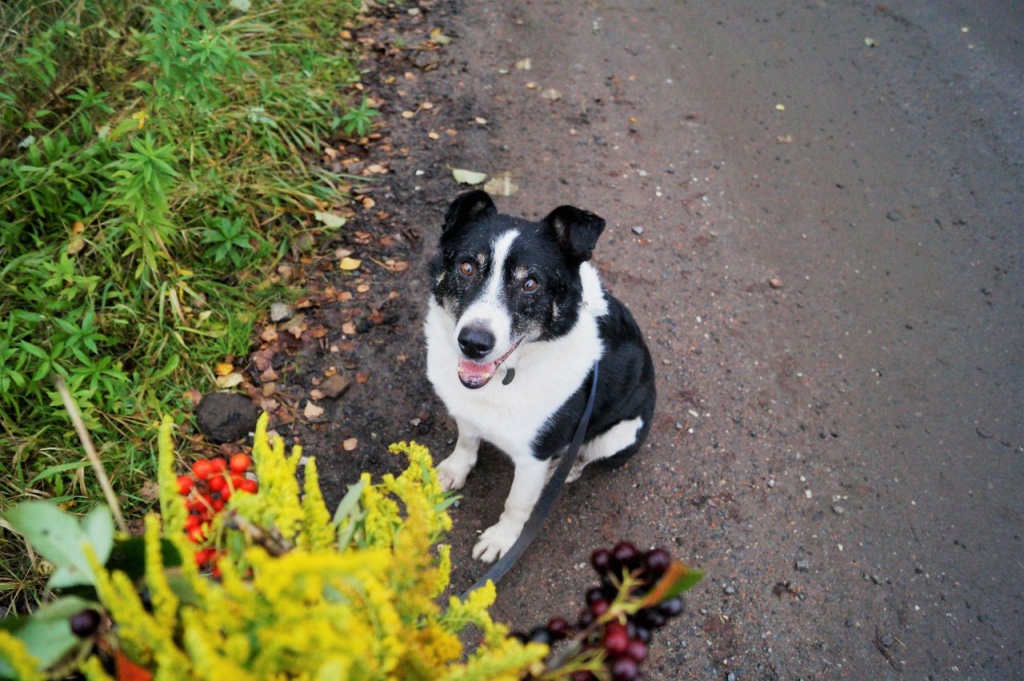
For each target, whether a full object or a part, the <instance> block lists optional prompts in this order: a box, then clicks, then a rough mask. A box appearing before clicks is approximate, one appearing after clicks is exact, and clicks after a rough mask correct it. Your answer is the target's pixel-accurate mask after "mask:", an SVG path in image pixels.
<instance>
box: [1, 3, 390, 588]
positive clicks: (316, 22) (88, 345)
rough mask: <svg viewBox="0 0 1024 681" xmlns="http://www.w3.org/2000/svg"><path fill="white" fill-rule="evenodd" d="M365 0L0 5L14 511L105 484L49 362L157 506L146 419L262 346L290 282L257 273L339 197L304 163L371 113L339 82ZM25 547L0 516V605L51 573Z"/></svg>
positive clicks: (5, 334)
mask: <svg viewBox="0 0 1024 681" xmlns="http://www.w3.org/2000/svg"><path fill="white" fill-rule="evenodd" d="M357 5H358V3H357V2H355V1H354V0H342V1H338V0H294V1H293V2H288V3H275V2H269V1H268V2H255V1H254V2H253V3H252V7H251V9H249V10H240V9H238V8H235V7H233V6H232V3H231V2H229V1H228V0H215V1H213V2H207V3H195V2H190V1H189V0H164V1H163V2H161V3H135V2H131V1H130V0H68V1H67V2H59V3H58V2H48V3H37V2H31V1H30V0H12V1H11V2H5V3H2V4H0V63H2V64H4V68H3V69H0V451H3V452H5V456H4V457H0V481H2V482H0V510H2V508H3V507H5V506H6V505H8V504H9V503H12V502H14V501H17V500H18V499H22V498H33V497H56V498H59V499H61V500H62V501H63V503H64V504H65V506H66V507H68V508H71V509H81V508H83V507H87V506H89V505H90V504H91V503H92V501H91V500H92V498H93V497H94V496H95V492H96V488H95V486H94V483H93V482H92V480H91V478H90V476H88V475H86V474H85V469H83V467H82V464H81V459H82V458H81V454H80V453H79V452H78V451H77V448H76V447H75V446H74V445H73V444H69V443H71V442H72V440H71V439H70V438H69V437H68V435H69V424H68V421H67V418H66V417H65V416H64V414H63V413H62V412H61V410H59V409H57V408H55V407H56V405H58V404H59V399H58V398H57V396H56V393H55V391H54V390H53V388H52V384H51V380H50V379H51V376H54V375H57V376H61V377H63V378H64V379H65V381H66V383H67V385H68V388H69V390H70V392H71V394H72V395H73V396H74V398H75V400H76V401H77V402H78V403H79V404H80V405H81V406H82V410H83V416H84V419H85V422H86V423H87V424H88V426H89V428H90V429H91V430H92V431H93V434H94V436H95V437H96V439H97V444H98V446H99V447H100V449H101V450H103V451H104V452H105V456H109V458H108V460H107V466H108V468H109V469H110V473H111V477H112V478H113V479H114V480H115V481H116V484H117V486H118V487H119V493H120V494H121V495H122V498H124V499H126V500H127V501H128V502H129V503H128V507H129V511H133V510H134V511H138V510H141V507H142V506H144V504H145V502H143V501H142V500H141V499H138V498H137V497H136V496H135V493H136V491H137V490H138V489H139V488H140V487H141V484H142V482H143V481H144V480H146V479H151V478H152V477H153V466H154V461H153V456H152V452H151V450H150V447H149V446H148V445H147V444H145V443H147V442H148V441H149V438H148V437H147V434H148V431H149V428H150V424H152V423H154V422H155V421H157V420H158V416H159V414H160V413H167V412H170V411H173V410H176V409H177V407H179V406H180V398H181V394H182V392H183V390H185V389H186V388H192V387H196V388H200V389H203V388H209V387H211V385H210V383H208V382H207V381H209V380H210V379H212V376H211V374H210V372H209V370H208V369H207V367H208V366H209V365H210V364H212V363H213V362H216V361H218V360H219V359H221V358H223V356H224V355H226V354H235V355H241V354H244V353H245V352H246V351H247V349H248V345H247V344H248V339H249V337H250V335H251V331H252V324H253V318H252V316H251V314H252V313H251V310H252V309H253V308H254V306H256V305H258V304H259V302H260V301H261V300H262V299H263V298H265V297H269V296H272V295H274V294H275V293H276V292H275V291H273V290H271V289H270V288H269V287H263V288H259V287H257V286H256V284H258V283H259V282H261V281H262V277H261V276H259V272H261V271H265V270H267V269H269V268H270V267H271V266H272V264H273V260H274V259H275V258H276V257H278V254H280V253H283V252H286V251H287V248H288V242H289V240H290V239H291V238H292V233H291V231H290V230H292V229H300V230H301V229H304V228H305V226H304V225H303V222H304V221H305V220H308V217H310V216H312V214H313V213H314V212H315V211H319V210H324V209H325V208H327V207H329V206H330V205H331V204H332V203H333V202H337V201H339V200H341V199H342V198H343V197H340V196H339V195H338V193H337V190H336V186H337V183H336V182H334V181H333V179H334V178H332V177H330V176H329V175H327V174H324V173H322V172H316V173H314V172H312V171H311V170H310V169H309V167H310V165H311V164H310V163H308V160H309V158H310V157H312V155H314V154H319V153H320V151H321V148H322V140H324V139H326V138H327V137H328V136H329V135H331V134H333V133H334V132H335V131H337V130H339V129H341V130H348V129H349V126H350V125H351V126H355V127H353V128H351V130H352V133H349V134H363V132H361V131H366V130H369V126H370V119H371V117H372V116H373V115H374V114H375V113H376V112H374V111H373V110H372V109H370V108H368V106H367V104H366V101H365V99H364V100H363V101H362V102H361V103H359V104H356V105H354V107H352V105H351V104H350V103H349V102H346V100H345V98H344V97H343V96H342V95H341V94H340V93H341V92H343V91H344V89H345V87H346V86H347V85H349V84H351V83H352V82H354V81H355V79H356V71H355V69H354V68H353V67H352V65H351V63H350V62H349V60H348V59H347V58H346V56H345V54H344V52H339V49H338V45H337V43H336V37H335V36H337V35H338V33H339V32H340V30H341V29H342V28H344V27H345V25H346V23H347V22H348V21H350V20H351V18H352V17H353V16H354V13H355V11H356V7H357ZM349 107H352V108H351V111H350V110H349ZM353 111H354V112H357V113H354V114H353V113H352V112H353ZM335 112H340V113H335ZM286 213H287V214H291V215H294V216H296V217H298V218H299V219H297V220H292V219H288V220H283V219H279V218H281V217H282V216H284V215H285V214H286ZM292 225H296V226H297V227H294V228H293V227H292ZM247 272H248V273H247ZM9 452H10V453H13V456H8V455H7V453H9ZM18 546H19V543H18V542H17V540H14V539H12V538H11V536H10V535H9V534H8V533H6V532H3V531H0V608H3V607H4V606H7V607H10V606H12V605H13V606H14V607H17V608H22V607H24V606H25V605H27V604H30V603H31V602H32V600H33V599H35V597H36V596H37V595H38V593H39V592H38V589H37V584H35V582H33V579H32V578H26V579H24V580H20V581H19V579H12V578H11V576H13V575H26V574H28V575H38V572H37V570H36V569H35V568H34V566H33V565H32V564H31V562H30V561H29V560H28V558H27V557H22V558H18V557H16V556H17V554H18V552H17V551H16V549H17V548H18Z"/></svg>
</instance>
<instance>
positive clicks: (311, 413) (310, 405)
mask: <svg viewBox="0 0 1024 681" xmlns="http://www.w3.org/2000/svg"><path fill="white" fill-rule="evenodd" d="M302 415H303V416H305V417H306V418H307V419H310V420H311V419H317V418H320V417H321V416H323V415H324V408H323V407H321V406H318V405H317V404H315V403H314V402H313V401H312V400H310V401H309V402H306V407H305V408H304V409H303V410H302Z"/></svg>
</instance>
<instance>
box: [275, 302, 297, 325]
mask: <svg viewBox="0 0 1024 681" xmlns="http://www.w3.org/2000/svg"><path fill="white" fill-rule="evenodd" d="M294 316H295V310H293V309H292V307H291V305H288V304H287V303H273V304H272V305H271V306H270V321H272V322H274V323H275V324H277V323H278V322H285V321H288V320H289V319H291V318H292V317H294Z"/></svg>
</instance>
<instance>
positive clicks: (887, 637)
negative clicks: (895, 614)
mask: <svg viewBox="0 0 1024 681" xmlns="http://www.w3.org/2000/svg"><path fill="white" fill-rule="evenodd" d="M881 641H882V645H883V646H885V647H886V648H891V647H892V644H893V643H894V641H893V638H892V634H883V635H882V638H881Z"/></svg>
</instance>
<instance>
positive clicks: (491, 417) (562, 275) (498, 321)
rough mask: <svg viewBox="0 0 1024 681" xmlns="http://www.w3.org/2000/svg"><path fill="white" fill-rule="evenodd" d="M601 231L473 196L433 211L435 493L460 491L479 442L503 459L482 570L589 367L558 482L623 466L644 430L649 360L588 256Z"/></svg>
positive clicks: (559, 212)
mask: <svg viewBox="0 0 1024 681" xmlns="http://www.w3.org/2000/svg"><path fill="white" fill-rule="evenodd" d="M604 225H605V222H604V220H602V219H601V218H599V217H598V216H596V215H594V214H593V213H590V212H588V211H585V210H580V209H579V208H573V207H572V206H562V207H560V208H556V209H555V210H554V211H552V212H551V214H549V215H548V216H547V217H545V218H544V219H543V220H541V221H540V222H530V221H528V220H524V219H521V218H515V217H511V216H508V215H502V214H499V213H498V211H497V209H496V208H495V206H494V202H493V201H492V200H491V197H490V196H489V195H488V194H487V193H486V192H482V191H472V192H468V193H466V194H462V195H461V196H459V197H458V198H456V199H455V201H454V202H453V203H452V205H451V207H450V208H449V209H448V213H447V214H446V215H445V219H444V227H443V229H442V232H441V239H440V248H439V251H438V253H437V255H436V256H435V257H434V259H433V260H432V261H431V265H430V275H431V279H432V284H433V295H432V296H431V298H430V302H429V310H428V312H427V319H426V323H425V330H426V339H427V376H428V377H429V379H430V382H431V383H432V384H433V385H434V389H435V390H436V391H437V394H438V395H439V396H440V397H441V399H442V400H443V401H444V403H445V405H446V406H447V407H448V411H449V412H450V413H451V415H452V416H453V417H454V418H455V421H456V424H457V425H458V428H459V439H458V442H457V443H456V445H455V450H454V451H453V452H452V454H451V456H449V457H448V458H447V459H445V460H444V461H442V462H441V463H440V464H439V465H438V467H437V470H438V476H439V478H440V480H441V484H442V485H443V487H444V488H445V489H446V490H451V489H460V488H461V487H462V486H463V485H464V484H465V482H466V476H467V475H468V474H469V472H470V471H471V470H472V469H473V466H474V465H476V459H477V449H478V447H479V446H480V441H481V440H487V441H488V442H490V443H492V444H493V445H495V446H496V447H498V448H499V449H501V450H502V451H504V452H505V453H506V454H507V455H508V456H509V457H510V458H511V459H512V462H513V463H514V464H515V476H514V478H513V481H512V489H511V491H510V492H509V495H508V499H506V501H505V510H504V512H503V513H502V514H501V518H500V520H499V521H498V523H497V524H495V525H493V526H492V527H490V528H488V529H487V530H486V531H485V532H484V533H483V534H482V535H481V537H480V540H479V542H477V544H476V546H474V547H473V557H474V558H479V559H481V560H483V561H486V562H491V561H493V560H495V559H496V558H498V557H499V556H501V555H502V554H503V553H505V551H507V550H508V549H509V548H510V547H511V546H512V544H513V543H514V542H515V540H516V538H518V537H519V534H520V532H522V529H523V525H524V524H525V522H526V520H527V519H528V518H529V516H530V512H531V511H532V509H533V507H534V505H535V504H536V503H537V499H538V498H539V496H540V493H541V491H542V490H543V487H544V483H545V480H546V479H547V475H548V469H549V464H550V460H551V459H552V457H554V456H557V455H559V454H560V453H562V452H563V451H564V450H565V449H566V447H567V446H568V445H569V442H570V440H571V439H572V434H573V432H574V430H575V429H576V425H577V423H578V422H579V420H580V417H581V416H582V414H583V411H584V409H585V406H586V403H587V397H588V395H589V391H590V382H591V380H590V377H591V374H592V371H593V365H594V362H595V360H600V369H599V371H598V385H597V395H596V398H595V402H594V410H593V415H592V416H591V420H590V424H589V426H588V428H587V432H586V435H585V437H584V444H583V446H582V447H581V448H580V453H579V458H578V459H577V461H576V462H575V464H574V466H573V469H572V471H571V473H570V475H569V480H570V481H572V480H575V479H576V478H578V477H579V475H580V473H581V472H582V471H583V467H584V466H586V465H587V464H589V463H592V462H594V461H598V460H605V461H607V462H608V463H611V464H613V465H614V464H621V463H623V462H625V460H626V459H628V458H629V457H630V456H632V455H633V454H634V453H635V452H636V451H637V450H638V449H639V448H640V445H641V444H642V443H643V441H644V438H646V437H647V433H648V431H649V430H650V428H651V418H652V415H653V413H654V402H655V389H654V365H653V362H652V361H651V354H650V352H648V350H647V346H646V345H645V344H644V340H643V336H642V334H641V333H640V329H639V328H638V327H637V325H636V322H635V321H634V320H633V316H632V315H631V314H630V313H629V310H627V309H626V307H625V306H624V305H623V304H622V303H620V302H619V301H618V300H616V299H615V298H614V297H612V296H611V295H610V294H608V293H607V292H606V291H605V290H604V288H603V287H602V285H601V281H600V279H599V278H598V274H597V270H596V269H595V268H594V266H593V265H591V264H590V263H588V262H587V260H589V259H590V255H591V252H592V251H593V249H594V246H595V245H596V244H597V239H598V237H599V236H600V235H601V231H602V230H603V229H604ZM492 379H493V380H492Z"/></svg>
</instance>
